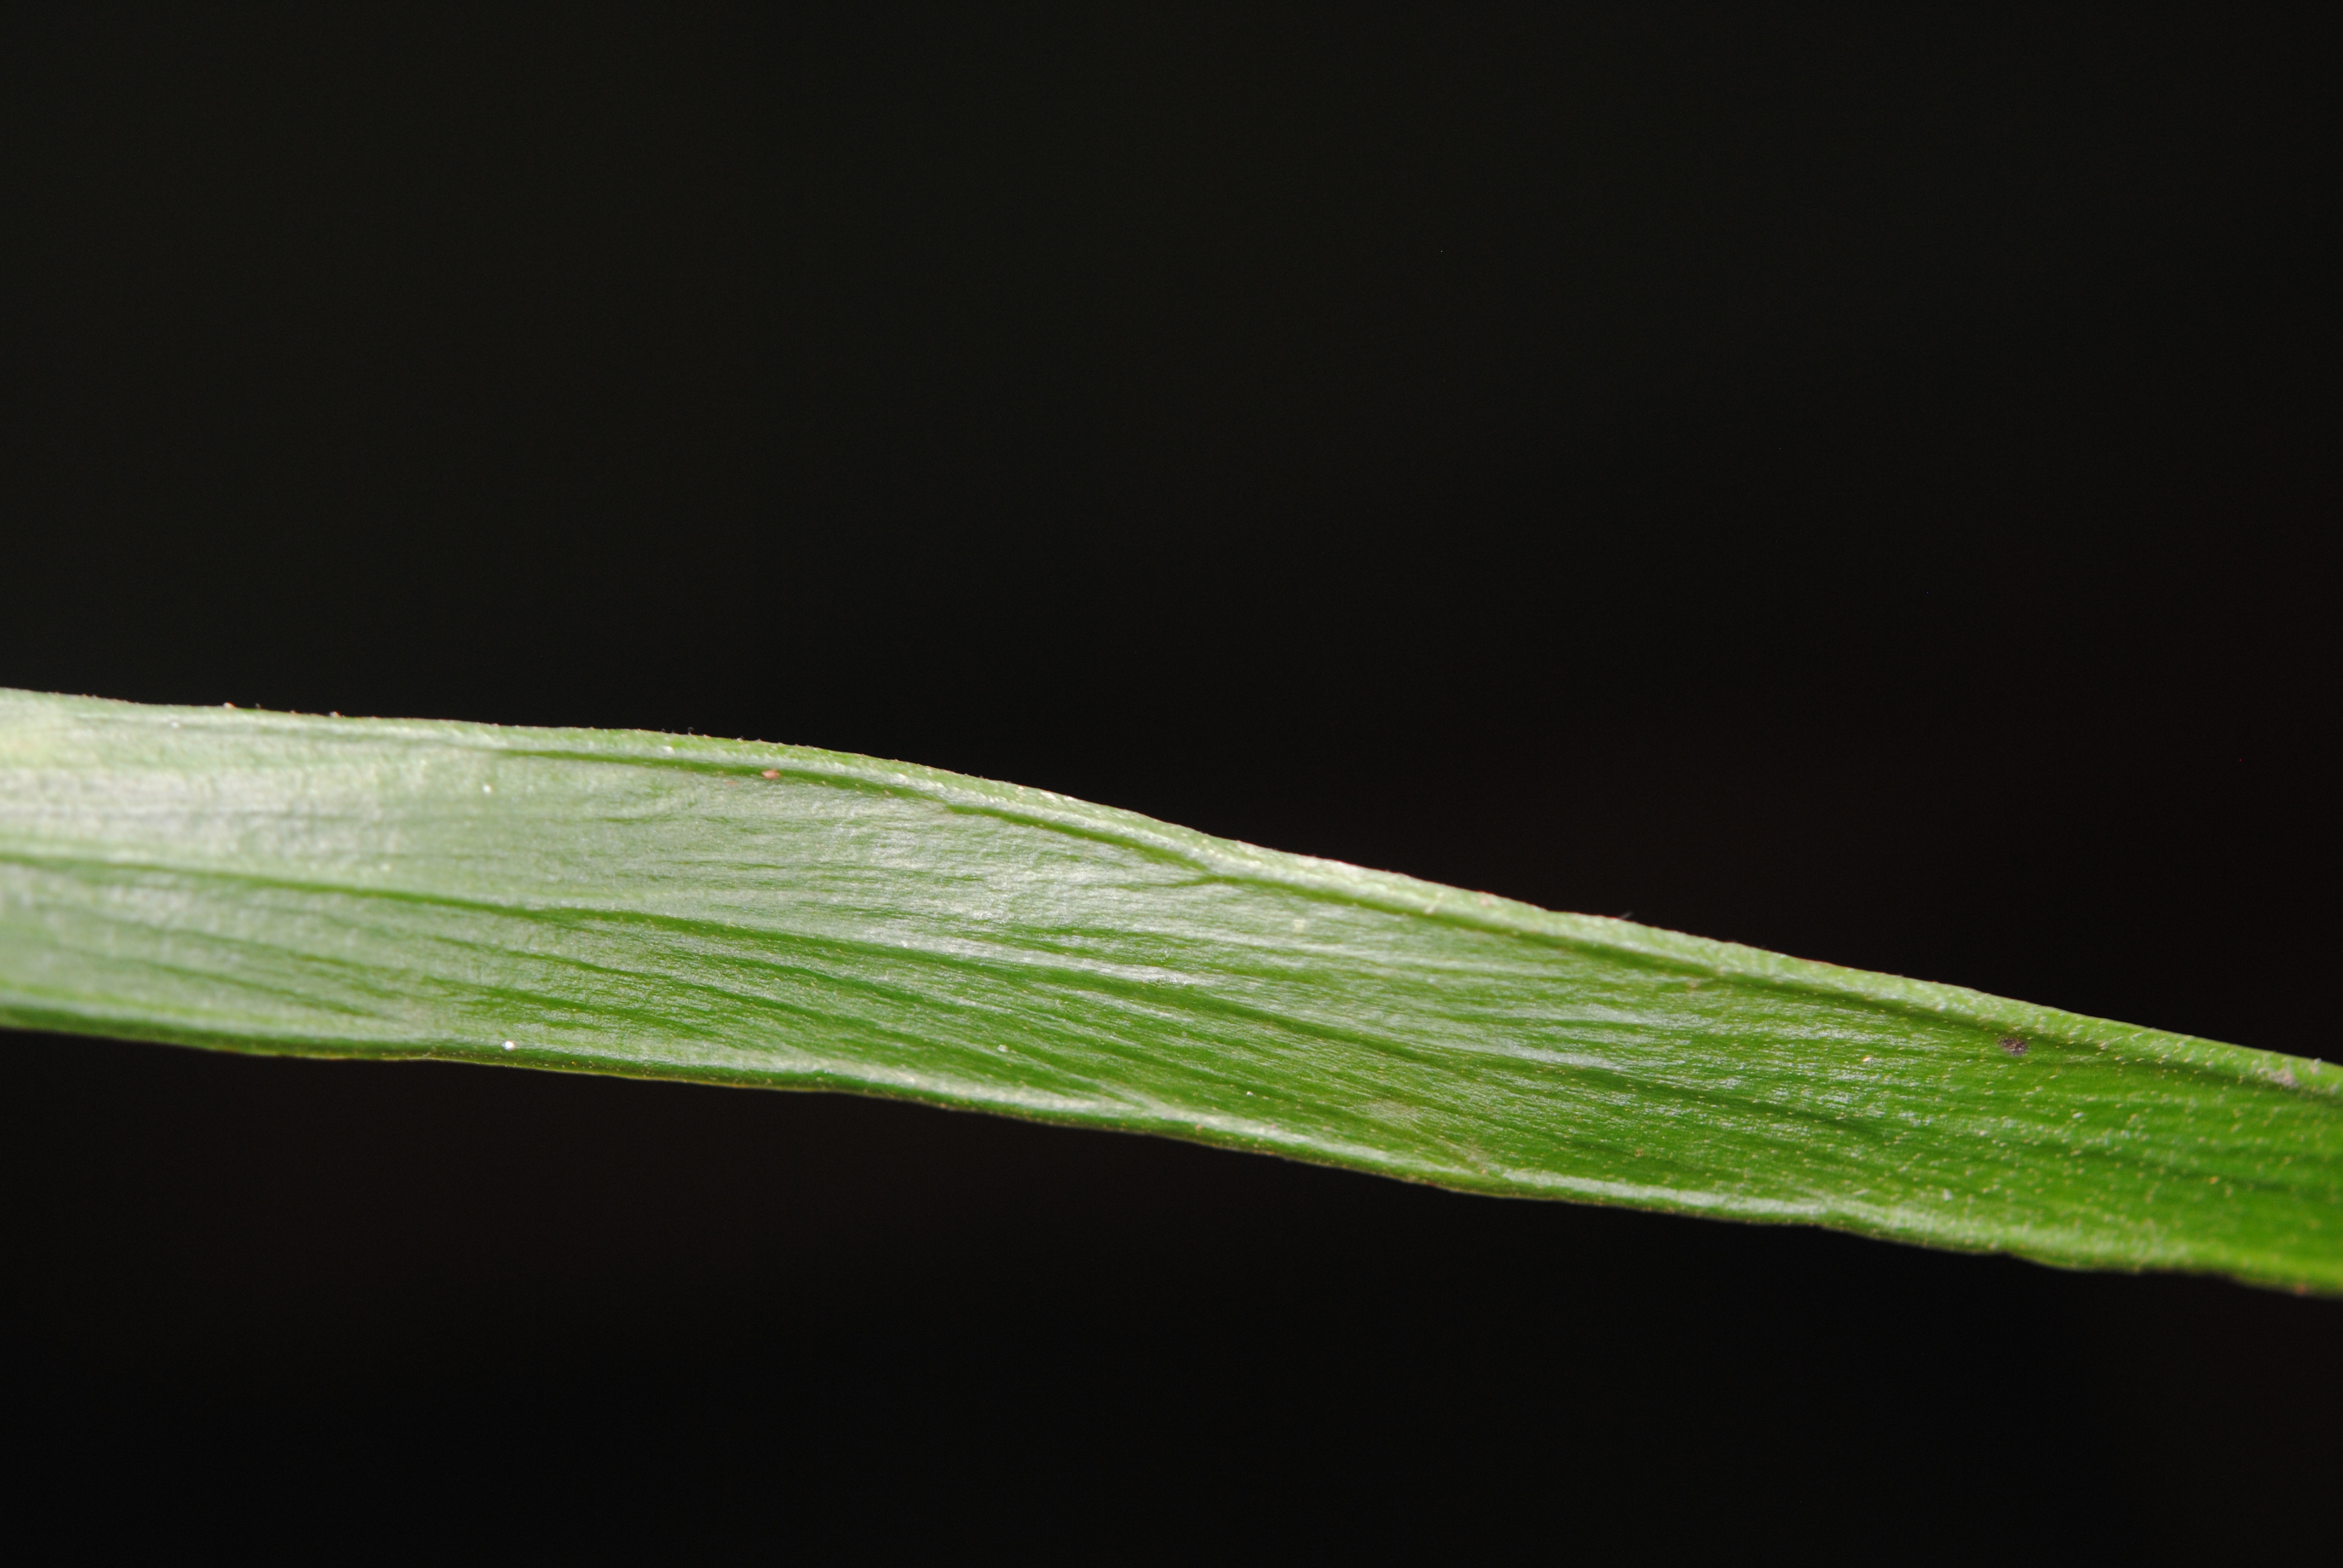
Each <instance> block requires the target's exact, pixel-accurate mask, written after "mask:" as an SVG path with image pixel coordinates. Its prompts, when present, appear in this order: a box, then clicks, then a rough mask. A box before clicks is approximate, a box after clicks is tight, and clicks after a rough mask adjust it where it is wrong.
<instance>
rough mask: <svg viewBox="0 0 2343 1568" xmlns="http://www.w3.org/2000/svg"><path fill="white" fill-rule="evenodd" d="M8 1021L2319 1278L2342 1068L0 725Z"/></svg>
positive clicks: (1054, 837) (1136, 849) (889, 773)
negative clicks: (985, 1125) (886, 1109)
mask: <svg viewBox="0 0 2343 1568" xmlns="http://www.w3.org/2000/svg"><path fill="white" fill-rule="evenodd" d="M0 1023H5V1024H10V1025H15V1026H17V1027H21V1028H28V1029H45V1030H65V1031H78V1032H83V1033H89V1034H101V1035H111V1036H117V1037H121V1038H126V1039H136V1040H165V1041H176V1042H179V1043H184V1044H189V1045H199V1046H209V1047H218V1048H226V1049H234V1050H255V1051H273V1052H283V1053H293V1054H304V1055H331V1056H352V1057H375V1058H383V1059H402V1058H428V1059H437V1060H471V1061H481V1062H498V1063H507V1064H513V1063H518V1064H523V1065H528V1066H533V1067H540V1068H555V1069H561V1070H577V1071H593V1072H608V1073H618V1074H625V1075H632V1076H638V1077H657V1078H678V1079H691V1080H698V1081H707V1082H717V1083H729V1084H747V1085H759V1086H764V1087H769V1088H781V1089H819V1090H842V1091H853V1092H857V1093H866V1094H881V1095H891V1096H898V1097H901V1098H906V1099H911V1100H918V1101H927V1102H929V1103H932V1104H937V1105H944V1106H954V1107H960V1108H965V1109H973V1110H982V1111H997V1112H1002V1113H1007V1114H1011V1115H1016V1116H1023V1117H1031V1118H1035V1119H1038V1120H1042V1121H1058V1122H1066V1123H1072V1124H1078V1125H1083V1126H1091V1127H1103V1128H1113V1129H1121V1130H1124V1131H1134V1132H1151V1133H1157V1134H1161V1135H1165V1136H1170V1137H1176V1138H1185V1139H1192V1140H1195V1141H1202V1142H1207V1143H1214V1144H1221V1145H1224V1146H1227V1147H1232V1148H1238V1149H1247V1150H1255V1151H1263V1152H1269V1153H1276V1154H1282V1155H1286V1156H1289V1157H1292V1158H1295V1159H1302V1160H1309V1161H1319V1162H1322V1163H1327V1164H1333V1165H1342V1166H1348V1167H1351V1168H1353V1169H1356V1170H1361V1171H1375V1172H1379V1173H1382V1174H1384V1175H1389V1176H1396V1177H1401V1178H1403V1179H1406V1180H1411V1181H1428V1182H1433V1183H1437V1184H1439V1185H1442V1186H1445V1187H1453V1188H1459V1189H1463V1190H1467V1191H1479V1192H1488V1193H1498V1194H1506V1195H1511V1196H1517V1197H1538V1198H1564V1199H1571V1200H1575V1201H1593V1202H1604V1203H1619V1204H1627V1205H1632V1206H1634V1207H1639V1208H1646V1209H1661V1210H1674V1211H1684V1212H1688V1213H1697V1214H1708V1215H1715V1216H1722V1217H1729V1218H1734V1219H1740V1220H1752V1221H1793V1222H1805V1223H1812V1224H1821V1225H1829V1226H1834V1227H1837V1228H1840V1229H1845V1230H1850V1231H1861V1232H1864V1233H1866V1234H1870V1235H1875V1236H1882V1237H1889V1238H1894V1239H1896V1240H1900V1241H1913V1242H1921V1243H1926V1244H1930V1245H1936V1246H1944V1247H1955V1248H1964V1249H1973V1250H1996V1251H2008V1252H2014V1253H2016V1254H2019V1255H2021V1256H2025V1257H2028V1258H2033V1259H2036V1260H2039V1261H2044V1262H2049V1263H2056V1264H2063V1265H2067V1266H2081V1267H2099V1268H2119V1269H2139V1268H2173V1269H2191V1270H2202V1271H2217V1272H2221V1273H2226V1274H2229V1275H2233V1276H2235V1277H2237V1278H2238V1279H2242V1280H2247V1281H2252V1282H2260V1283H2265V1284H2273V1285H2280V1286H2290V1287H2294V1288H2299V1289H2315V1290H2320V1291H2338V1290H2343V1201H2338V1200H2343V1070H2338V1068H2336V1067H2334V1066H2331V1065H2329V1064H2327V1063H2325V1062H2320V1061H2314V1060H2308V1059H2304V1058H2298V1057H2289V1056H2283V1055H2279V1054H2277V1053H2274V1052H2269V1051H2261V1050H2247V1049H2245V1048H2242V1047H2237V1046H2230V1045H2222V1044H2217V1043H2215V1042H2212V1041H2208V1040H2196V1039H2191V1038H2188V1037H2186V1036H2181V1035H2174V1034H2167V1033H2163V1032H2160V1031H2157V1030H2149V1029H2142V1028H2137V1027H2135V1026H2132V1025H2128V1024H2120V1023H2112V1022H2108V1021H2106V1020H2098V1019H2091V1018H2085V1017H2081V1016H2078V1015H2076V1014H2073V1013H2066V1012H2061V1011H2057V1010H2054V1009H2050V1008H2042V1007H2035V1006H2030V1005H2028V1004H2026V1003H2023V1002H2016V1001H2010V1000H2004V999H2001V998H1997V997H1991V996H1986V995H1985V994H1983V993H1980V992H1976V991H1972V990H1963V989H1960V988H1958V987H1953V986H1944V985H1935V984H1930V983H1927V982H1924V981H1919V980H1903V979H1898V978H1896V977H1894V976H1889V975H1880V974H1870V973H1865V972H1863V971H1860V970H1846V969H1840V968H1837V967H1835V966H1833V965H1829V964H1822V963H1815V962H1809V961H1805V960H1797V959H1792V958H1786V957H1784V956H1782V955H1779V954H1775V953H1768V952H1764V951H1760V950H1755V949H1751V948H1745V947H1740V946H1736V945H1735V944H1732V943H1728V942H1718V941H1710V940H1703V939H1700V938H1696V937H1689V936H1684V935H1680V934H1678V933H1674V932H1670V931H1663V930H1653V929H1650V928H1647V927H1643V926H1637V925H1634V924H1632V923H1630V922H1628V921H1624V920H1607V919H1602V918H1597V917H1591V916H1584V915H1568V914H1557V913H1554V912H1551V911H1548V910H1539V909H1535V908H1533V907H1531V906H1528V905H1525V904H1520V903H1515V902H1513V901H1510V900H1504V899H1500V898H1495V897H1493V896H1491V895H1489V894H1485V893H1473V892H1466V891H1463V890H1458V889H1454V888H1445V887H1440V886H1436V885H1433V884H1431V883H1427V882H1422V881H1417V880H1415V879H1411V878H1407V877H1403V876H1397V875H1393V874H1389V873H1385V872H1379V871H1370V870H1363V869H1359V868H1357V867H1353V866H1347V865H1342V864H1339V863H1336V862H1332V861H1327V860H1320V859H1310V858H1307V857H1303V856H1298V855H1288V854H1282V853H1279V852H1277V851H1275V850H1270V849H1258V848H1255V847H1253V846H1251V845H1247V844H1240V843H1235V842H1232V841H1230V840H1227V839H1215V838H1212V837H1210V836H1208V835H1205V834H1202V833H1197V832H1192V831H1190V830H1188V829H1182V828H1176V827H1172V826H1170V825H1167V824H1165V823H1161V822H1158V821H1154V820H1151V819H1148V818H1144V817H1141V816H1138V815H1135V814H1133V813H1131V812H1127V811H1119V810H1115V809H1111V808H1107V807H1102V806H1095V805H1091V804H1088V803H1085V802H1082V801H1079V800H1074V799H1067V798H1065V797H1063V796H1059V795H1053V794H1050V793H1048V792H1046V791H1042V790H1037V789H1021V788H1019V787H1017V786H1014V785H1008V784H1000V783H994V782H990V781H989V780H984V779H970V778H965V777H961V776H959V775H955V774H950V773H945V772H940V771H938V770H935V769H924V768H918V767H913V766H910V765H906V764H901V763H894V762H886V761H880V760H877V759H871V758H867V757H854V756H847V755H842V754H840V753H835V752H827V751H818V750H809V749H803V748H798V747H789V746H769V745H762V744H758V743H754V742H748V741H730V740H717V739H707V738H703V737H681V736H673V735H658V734H650V733H644V732H622V731H598V730H574V729H504V728H499V727H497V726H493V725H479V724H461V723H447V722H437V721H419V720H390V719H335V718H317V717H310V716H304V715H295V714H278V713H264V712H254V711H236V710H228V709H185V708H153V707H144V706H139V705H136V704H130V703H122V702H111V701H106V700H101V699H89V698H69V697H59V696H49V695H44V694H36V693H30V692H16V691H0Z"/></svg>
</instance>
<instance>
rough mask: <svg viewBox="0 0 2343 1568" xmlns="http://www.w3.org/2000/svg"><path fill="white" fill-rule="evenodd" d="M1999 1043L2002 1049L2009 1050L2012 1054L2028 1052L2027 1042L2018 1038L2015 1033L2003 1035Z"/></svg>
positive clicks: (2022, 1054) (2017, 1054)
mask: <svg viewBox="0 0 2343 1568" xmlns="http://www.w3.org/2000/svg"><path fill="white" fill-rule="evenodd" d="M1998 1043H1999V1045H2000V1046H2001V1049H2002V1050H2006V1051H2007V1052H2009V1054H2010V1055H2012V1056H2024V1055H2025V1054H2026V1042H2025V1041H2024V1040H2020V1039H2018V1038H2017V1037H2016V1035H2014V1034H2005V1035H2003V1036H2002V1037H2001V1039H2000V1040H1999V1041H1998Z"/></svg>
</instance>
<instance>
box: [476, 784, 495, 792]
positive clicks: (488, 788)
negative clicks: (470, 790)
mask: <svg viewBox="0 0 2343 1568" xmlns="http://www.w3.org/2000/svg"><path fill="white" fill-rule="evenodd" d="M496 792H497V787H496V786H495V785H493V784H483V785H481V786H480V793H481V794H483V795H493V794H495V793H496Z"/></svg>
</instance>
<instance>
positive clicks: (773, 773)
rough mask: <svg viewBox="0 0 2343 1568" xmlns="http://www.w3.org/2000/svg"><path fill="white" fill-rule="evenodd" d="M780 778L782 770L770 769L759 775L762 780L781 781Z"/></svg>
mask: <svg viewBox="0 0 2343 1568" xmlns="http://www.w3.org/2000/svg"><path fill="white" fill-rule="evenodd" d="M780 776H781V770H780V769H778V768H768V769H765V770H764V771H763V772H762V773H760V774H759V775H758V777H759V778H760V779H779V777H780Z"/></svg>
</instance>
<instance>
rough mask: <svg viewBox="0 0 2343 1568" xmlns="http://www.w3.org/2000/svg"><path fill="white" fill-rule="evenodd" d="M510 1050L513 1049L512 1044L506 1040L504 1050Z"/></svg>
mask: <svg viewBox="0 0 2343 1568" xmlns="http://www.w3.org/2000/svg"><path fill="white" fill-rule="evenodd" d="M512 1048H513V1042H512V1041H511V1040H507V1041H505V1049H506V1050H511V1049H512Z"/></svg>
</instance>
